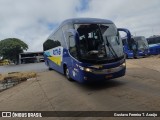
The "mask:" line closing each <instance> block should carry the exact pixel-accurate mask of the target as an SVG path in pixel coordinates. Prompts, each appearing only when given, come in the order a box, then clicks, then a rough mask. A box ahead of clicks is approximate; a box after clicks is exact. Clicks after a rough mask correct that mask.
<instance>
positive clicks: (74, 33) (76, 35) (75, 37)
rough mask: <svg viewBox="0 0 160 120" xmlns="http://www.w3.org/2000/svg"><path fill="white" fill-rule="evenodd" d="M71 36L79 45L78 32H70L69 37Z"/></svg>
mask: <svg viewBox="0 0 160 120" xmlns="http://www.w3.org/2000/svg"><path fill="white" fill-rule="evenodd" d="M69 36H73V37H74V40H75V43H76V45H79V35H78V32H77V31H76V30H74V29H70V30H68V37H69Z"/></svg>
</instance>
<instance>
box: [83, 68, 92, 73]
mask: <svg viewBox="0 0 160 120" xmlns="http://www.w3.org/2000/svg"><path fill="white" fill-rule="evenodd" d="M84 70H85V71H86V72H92V69H90V68H85V69H84Z"/></svg>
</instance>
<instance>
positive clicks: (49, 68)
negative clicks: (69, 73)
mask: <svg viewBox="0 0 160 120" xmlns="http://www.w3.org/2000/svg"><path fill="white" fill-rule="evenodd" d="M47 66H48V70H53V69H52V68H51V67H50V65H49V62H48V61H47Z"/></svg>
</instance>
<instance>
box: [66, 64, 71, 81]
mask: <svg viewBox="0 0 160 120" xmlns="http://www.w3.org/2000/svg"><path fill="white" fill-rule="evenodd" d="M65 76H66V78H67V79H68V80H69V81H73V79H72V78H71V77H70V74H69V69H68V68H67V67H66V68H65Z"/></svg>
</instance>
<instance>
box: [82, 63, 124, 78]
mask: <svg viewBox="0 0 160 120" xmlns="http://www.w3.org/2000/svg"><path fill="white" fill-rule="evenodd" d="M125 71H126V66H125V65H124V64H122V65H120V66H118V67H116V68H110V69H104V70H96V71H90V70H89V69H88V72H87V71H84V72H83V78H82V81H104V80H109V79H113V78H117V77H122V76H124V75H125Z"/></svg>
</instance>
